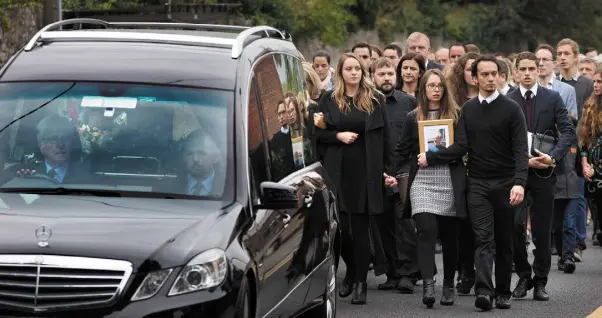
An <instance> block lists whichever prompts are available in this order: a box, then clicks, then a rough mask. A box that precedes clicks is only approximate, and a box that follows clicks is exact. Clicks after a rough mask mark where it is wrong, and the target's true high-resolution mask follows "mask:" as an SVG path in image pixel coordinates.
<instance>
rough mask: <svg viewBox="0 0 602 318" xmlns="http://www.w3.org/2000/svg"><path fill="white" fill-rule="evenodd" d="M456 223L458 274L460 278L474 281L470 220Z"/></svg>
mask: <svg viewBox="0 0 602 318" xmlns="http://www.w3.org/2000/svg"><path fill="white" fill-rule="evenodd" d="M458 222H459V231H458V274H459V276H460V277H462V278H469V279H474V276H475V267H474V248H475V239H474V231H473V230H472V224H471V223H470V219H468V218H466V219H460V220H459V221H458Z"/></svg>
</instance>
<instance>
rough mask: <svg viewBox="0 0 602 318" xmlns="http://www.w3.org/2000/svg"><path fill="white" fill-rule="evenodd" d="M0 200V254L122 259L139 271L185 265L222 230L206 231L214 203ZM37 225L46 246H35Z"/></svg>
mask: <svg viewBox="0 0 602 318" xmlns="http://www.w3.org/2000/svg"><path fill="white" fill-rule="evenodd" d="M18 196H20V197H21V198H26V196H29V198H26V199H25V200H24V201H25V202H20V200H19V198H18ZM32 196H35V197H32ZM36 197H37V198H36ZM32 198H33V201H31V202H27V201H28V200H32ZM0 201H1V202H0V213H1V214H0V218H1V220H2V226H3V230H2V231H0V241H1V242H2V244H1V245H0V254H35V255H70V256H80V257H93V258H106V259H118V260H127V261H130V262H132V263H133V265H134V270H135V271H136V272H139V271H147V270H153V269H157V268H169V267H174V266H180V265H183V264H186V262H188V261H189V260H190V258H191V257H193V256H194V255H196V253H198V252H201V251H203V250H206V249H210V248H215V247H220V246H216V245H220V244H223V242H221V241H220V240H219V239H217V238H216V237H215V236H216V235H215V234H225V233H220V232H223V231H222V230H220V231H218V232H213V230H212V228H213V227H214V226H215V225H216V223H217V221H218V219H219V218H220V216H221V215H222V214H223V213H224V212H223V210H222V209H221V208H220V207H221V205H220V204H219V202H209V201H198V200H165V199H140V198H136V199H133V198H132V199H130V198H97V197H79V196H47V195H40V196H37V195H22V194H2V196H0ZM15 201H16V202H17V203H14V204H11V205H10V206H8V205H7V204H6V203H7V202H15ZM42 226H46V227H48V228H49V229H50V231H51V232H50V237H49V238H48V240H47V242H48V246H47V247H40V246H39V245H40V244H39V242H40V241H41V239H40V237H41V236H40V235H39V234H41V233H40V229H41V227H42ZM46 232H48V231H46ZM211 233H215V234H213V235H212V234H211ZM226 235H227V234H226ZM222 248H225V247H222Z"/></svg>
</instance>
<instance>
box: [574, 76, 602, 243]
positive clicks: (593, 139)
mask: <svg viewBox="0 0 602 318" xmlns="http://www.w3.org/2000/svg"><path fill="white" fill-rule="evenodd" d="M593 80H594V92H593V94H592V95H591V96H590V98H589V99H588V100H587V101H586V102H585V104H584V105H583V112H582V114H581V118H580V120H579V125H578V126H577V137H578V140H579V148H580V151H579V153H580V157H581V158H580V163H581V168H582V169H581V171H578V172H581V173H583V177H584V178H585V181H586V187H585V195H586V197H588V198H589V199H590V200H592V201H593V202H594V203H595V204H596V207H597V210H598V228H602V217H600V213H601V212H600V211H602V70H599V71H597V72H596V73H594V76H593ZM597 239H598V241H599V242H602V233H598V234H597Z"/></svg>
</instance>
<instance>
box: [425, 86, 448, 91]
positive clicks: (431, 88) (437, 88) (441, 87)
mask: <svg viewBox="0 0 602 318" xmlns="http://www.w3.org/2000/svg"><path fill="white" fill-rule="evenodd" d="M426 88H428V89H430V90H431V91H434V90H440V91H442V90H444V89H445V87H444V86H443V85H435V84H428V85H426Z"/></svg>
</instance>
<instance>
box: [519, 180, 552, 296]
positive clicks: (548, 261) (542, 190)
mask: <svg viewBox="0 0 602 318" xmlns="http://www.w3.org/2000/svg"><path fill="white" fill-rule="evenodd" d="M547 174H549V173H548V172H542V173H540V175H543V176H546V175H547ZM555 192H556V175H552V176H551V177H550V178H548V179H544V178H540V177H538V176H537V175H536V174H535V173H534V172H533V170H531V169H529V177H528V179H527V188H526V193H525V194H526V195H529V196H530V197H531V198H532V200H533V201H532V204H531V207H530V208H529V214H530V215H531V237H532V239H533V244H535V250H534V251H533V254H535V260H534V261H533V266H531V264H529V259H528V254H527V246H526V244H524V240H523V241H522V242H523V244H518V243H517V244H515V245H514V247H515V250H514V266H515V269H516V274H518V276H519V277H520V278H531V276H532V275H533V280H534V281H535V282H536V283H537V284H543V285H544V286H545V285H546V284H547V283H548V274H549V273H550V267H551V265H552V253H551V250H550V248H551V245H552V242H551V241H552V240H551V237H552V225H553V222H554V194H555ZM520 209H522V210H524V209H526V208H524V207H521V208H520ZM524 214H525V215H526V212H525V213H524Z"/></svg>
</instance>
